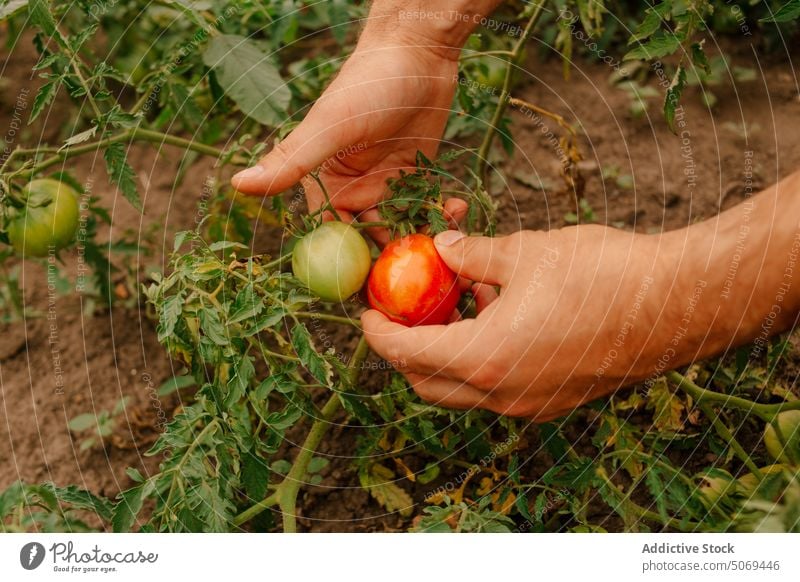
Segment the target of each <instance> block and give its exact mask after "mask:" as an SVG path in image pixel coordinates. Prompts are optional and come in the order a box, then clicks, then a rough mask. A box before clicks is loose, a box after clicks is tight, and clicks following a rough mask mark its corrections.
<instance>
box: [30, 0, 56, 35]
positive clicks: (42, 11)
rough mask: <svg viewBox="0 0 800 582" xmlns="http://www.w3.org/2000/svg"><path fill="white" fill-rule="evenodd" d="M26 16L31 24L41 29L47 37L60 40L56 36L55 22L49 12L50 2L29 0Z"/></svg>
mask: <svg viewBox="0 0 800 582" xmlns="http://www.w3.org/2000/svg"><path fill="white" fill-rule="evenodd" d="M28 14H29V15H30V19H31V22H33V23H34V24H35V25H36V26H38V27H39V28H41V29H42V32H44V33H45V34H46V35H47V36H51V37H56V38H57V39H60V36H61V35H58V34H57V29H56V21H55V19H54V18H53V14H52V13H51V12H50V2H48V1H47V0H31V1H30V3H29V5H28Z"/></svg>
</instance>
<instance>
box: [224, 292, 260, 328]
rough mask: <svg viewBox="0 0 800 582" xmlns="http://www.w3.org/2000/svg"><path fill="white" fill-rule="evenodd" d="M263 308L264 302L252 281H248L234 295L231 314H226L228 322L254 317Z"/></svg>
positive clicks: (237, 321)
mask: <svg viewBox="0 0 800 582" xmlns="http://www.w3.org/2000/svg"><path fill="white" fill-rule="evenodd" d="M263 309H264V302H263V301H262V299H261V297H259V296H258V295H257V294H256V293H255V291H254V288H253V283H248V284H247V285H245V287H244V288H243V289H242V290H241V291H239V293H238V294H237V295H236V299H235V300H234V302H233V305H232V306H231V314H230V315H229V316H228V324H231V323H239V322H240V321H243V320H246V319H253V318H255V317H256V316H257V315H258V314H259V313H261V311H262V310H263Z"/></svg>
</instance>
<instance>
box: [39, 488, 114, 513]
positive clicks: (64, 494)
mask: <svg viewBox="0 0 800 582" xmlns="http://www.w3.org/2000/svg"><path fill="white" fill-rule="evenodd" d="M42 487H48V488H50V489H51V490H52V492H53V494H54V495H55V496H56V498H58V500H59V501H60V502H62V503H69V504H70V505H71V506H72V507H73V509H86V510H89V511H93V512H95V513H96V514H97V515H98V517H100V518H101V519H103V520H109V519H111V515H112V504H111V502H110V501H109V500H108V499H106V498H104V497H98V496H96V495H94V494H93V493H91V492H90V491H86V490H85V489H80V488H78V487H77V486H75V485H68V486H67V487H56V486H55V485H53V484H52V483H46V484H44V485H43V486H42Z"/></svg>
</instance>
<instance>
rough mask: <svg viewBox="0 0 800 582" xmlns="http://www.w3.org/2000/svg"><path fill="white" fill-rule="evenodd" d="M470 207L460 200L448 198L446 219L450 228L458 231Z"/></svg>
mask: <svg viewBox="0 0 800 582" xmlns="http://www.w3.org/2000/svg"><path fill="white" fill-rule="evenodd" d="M468 209H469V205H468V204H467V203H466V202H465V201H464V200H461V199H460V198H448V199H447V200H445V201H444V217H445V219H447V224H448V226H449V227H450V228H451V229H453V230H456V229H458V225H459V224H461V221H462V220H464V217H465V216H466V215H467V210H468Z"/></svg>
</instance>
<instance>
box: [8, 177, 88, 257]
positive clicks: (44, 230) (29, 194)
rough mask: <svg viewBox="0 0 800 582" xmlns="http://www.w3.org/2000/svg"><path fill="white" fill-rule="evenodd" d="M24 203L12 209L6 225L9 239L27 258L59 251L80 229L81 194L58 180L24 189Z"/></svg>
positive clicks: (29, 184) (30, 184) (30, 185)
mask: <svg viewBox="0 0 800 582" xmlns="http://www.w3.org/2000/svg"><path fill="white" fill-rule="evenodd" d="M21 198H22V203H21V204H20V205H19V207H17V206H11V207H10V209H9V211H8V215H7V222H6V230H7V232H8V239H9V241H11V244H12V245H13V246H14V248H15V249H16V250H17V252H18V253H19V254H20V255H22V256H24V257H45V256H47V255H48V253H49V252H50V250H51V248H52V249H53V250H54V251H59V250H61V249H63V248H65V247H67V246H69V244H70V243H72V241H73V240H74V238H75V233H76V231H77V230H78V219H79V209H78V193H77V192H75V190H73V189H72V188H71V187H70V186H68V185H66V184H64V183H63V182H59V181H58V180H50V179H43V180H33V181H31V182H29V183H28V184H27V185H26V186H25V187H24V188H23V190H22V197H21Z"/></svg>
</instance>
